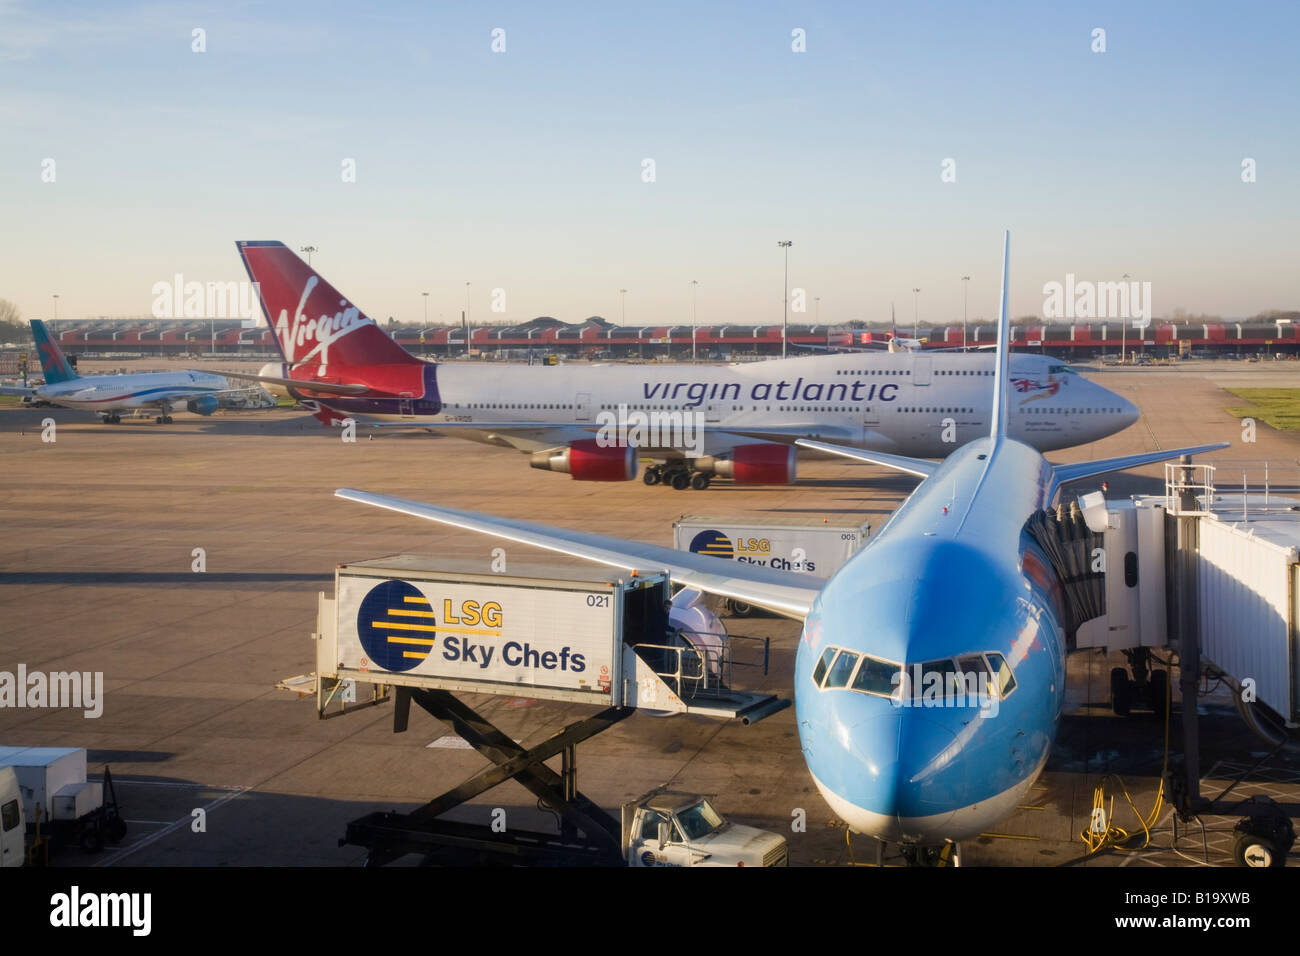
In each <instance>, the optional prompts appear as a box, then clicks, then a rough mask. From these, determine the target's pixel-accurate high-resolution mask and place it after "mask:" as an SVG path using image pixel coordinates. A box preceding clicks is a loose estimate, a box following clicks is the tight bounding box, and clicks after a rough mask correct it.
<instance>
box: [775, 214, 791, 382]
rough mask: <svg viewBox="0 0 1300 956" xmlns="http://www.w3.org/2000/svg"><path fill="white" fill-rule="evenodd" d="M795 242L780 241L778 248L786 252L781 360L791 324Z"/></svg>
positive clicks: (782, 300)
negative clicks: (792, 259) (792, 249)
mask: <svg viewBox="0 0 1300 956" xmlns="http://www.w3.org/2000/svg"><path fill="white" fill-rule="evenodd" d="M793 245H794V240H792V239H787V240H785V241H778V242H777V246H779V247H780V248H781V249H784V250H785V279H784V280H783V284H782V286H781V358H785V348H786V339H787V334H786V333H787V329H788V327H789V324H790V247H791V246H793Z"/></svg>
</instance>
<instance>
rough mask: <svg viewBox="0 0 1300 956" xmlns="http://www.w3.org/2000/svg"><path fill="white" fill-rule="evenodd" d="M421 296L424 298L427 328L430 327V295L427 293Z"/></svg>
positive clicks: (422, 293)
mask: <svg viewBox="0 0 1300 956" xmlns="http://www.w3.org/2000/svg"><path fill="white" fill-rule="evenodd" d="M420 295H422V296H424V324H425V326H428V324H429V293H427V292H421V293H420Z"/></svg>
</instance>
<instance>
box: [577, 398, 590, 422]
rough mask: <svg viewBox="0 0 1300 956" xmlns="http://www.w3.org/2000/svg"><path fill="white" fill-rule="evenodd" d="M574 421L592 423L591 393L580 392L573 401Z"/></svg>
mask: <svg viewBox="0 0 1300 956" xmlns="http://www.w3.org/2000/svg"><path fill="white" fill-rule="evenodd" d="M573 407H574V409H575V411H574V416H573V417H574V420H575V421H580V422H589V421H591V393H590V392H579V393H578V395H577V397H576V398H574V400H573Z"/></svg>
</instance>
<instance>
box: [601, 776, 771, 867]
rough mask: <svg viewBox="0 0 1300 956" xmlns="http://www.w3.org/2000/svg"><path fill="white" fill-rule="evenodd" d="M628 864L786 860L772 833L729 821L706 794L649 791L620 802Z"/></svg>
mask: <svg viewBox="0 0 1300 956" xmlns="http://www.w3.org/2000/svg"><path fill="white" fill-rule="evenodd" d="M623 849H624V854H625V857H626V859H627V865H628V866H787V865H788V864H789V848H788V847H787V845H786V842H785V839H784V838H783V837H782V836H780V835H779V834H776V833H771V832H769V831H767V830H759V829H757V828H756V827H747V826H741V825H740V824H738V823H730V822H728V821H727V820H726V819H725V818H724V817H723V816H722V814H720V813H718V811H717V810H716V809H714V807H713V804H712V803H711V802H710V801H709V800H708V798H706V797H703V796H700V795H699V794H694V793H678V792H674V791H670V790H660V791H654V792H652V793H649V794H647V795H646V796H644V797H642V798H641V799H639V800H635V801H632V802H631V803H626V804H624V805H623Z"/></svg>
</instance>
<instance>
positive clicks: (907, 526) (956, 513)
mask: <svg viewBox="0 0 1300 956" xmlns="http://www.w3.org/2000/svg"><path fill="white" fill-rule="evenodd" d="M1009 244H1010V240H1009V237H1008V238H1006V239H1005V240H1004V259H1003V279H1002V305H1001V309H1000V323H999V341H1000V342H1001V343H1003V344H1005V343H1007V342H1008V341H1009V335H1008V324H1007V307H1006V295H1007V291H1006V290H1007V260H1006V256H1007V254H1008V253H1009ZM998 357H999V361H998V367H997V370H996V374H995V375H994V377H993V379H992V381H990V382H988V383H987V384H989V385H991V386H992V388H991V389H990V391H991V392H992V401H993V416H992V419H993V420H992V423H991V425H990V430H989V434H988V435H986V436H984V437H982V438H979V439H977V440H975V441H972V442H970V443H968V444H967V445H965V446H963V447H962V448H960V449H958V450H957V451H956V452H954V453H953V454H952V455H951V456H949V457H948V459H947V460H946V461H944V462H943V463H941V464H940V463H935V462H931V461H925V460H921V459H909V458H905V457H902V456H895V455H884V454H879V453H874V452H870V451H866V450H861V449H852V448H843V447H836V446H833V445H827V444H824V443H810V444H812V445H813V446H814V447H816V448H818V449H819V450H822V451H827V452H833V453H835V454H841V455H845V456H847V457H850V458H853V459H856V460H861V461H865V462H870V463H873V464H880V465H885V466H887V467H891V468H897V469H899V470H902V471H905V472H907V473H909V474H913V475H918V476H921V477H922V479H923V480H922V482H921V484H920V485H919V486H918V488H917V489H916V490H915V491H914V492H913V493H912V495H911V496H910V497H909V498H908V499H907V500H906V501H905V502H904V503H903V505H902V506H901V507H900V508H899V509H898V511H896V512H895V513H894V515H893V516H892V517H891V518H890V520H889V521H888V522H887V524H886V525H885V526H884V527H883V528H882V530H881V531H880V532H879V533H877V534H876V535H874V536H873V537H872V538H871V540H870V541H869V542H868V544H867V545H866V546H865V547H864V548H863V549H862V550H861V551H859V552H858V553H857V554H855V555H854V556H853V557H852V558H850V559H849V561H848V562H847V563H846V564H845V565H844V566H843V567H842V568H841V569H840V570H839V571H838V572H837V573H836V574H835V575H834V576H833V577H832V578H831V579H830V580H829V581H826V582H824V583H823V582H821V581H817V580H814V579H807V580H806V583H805V582H804V581H801V580H800V578H801V577H803V576H800V575H785V576H779V573H778V572H774V571H772V570H771V569H769V568H762V567H757V566H753V565H744V564H738V563H735V562H730V561H728V562H722V561H720V560H719V559H717V558H714V557H709V556H707V555H697V554H691V553H689V552H680V551H675V550H671V549H668V548H663V547H658V546H654V545H648V544H639V543H635V542H628V541H622V540H619V539H616V538H610V537H605V536H601V535H593V534H588V533H585V532H578V531H569V530H566V529H562V528H552V527H548V526H545V525H540V524H535V523H531V522H525V521H517V520H509V519H503V518H495V517H491V516H488V515H482V514H477V513H474V512H468V511H458V510H454V509H450V508H439V507H437V506H434V505H426V504H420V503H418V502H412V501H405V500H403V499H399V498H392V497H388V496H386V495H378V494H371V493H367V492H362V491H354V490H351V489H340V490H339V491H337V492H336V494H337V495H338V496H339V497H342V498H346V499H349V500H353V501H358V502H361V503H363V504H368V505H372V506H375V507H380V508H385V509H388V510H391V511H396V512H400V513H403V514H409V515H413V516H416V517H421V518H427V519H429V520H432V521H437V522H440V523H442V524H446V525H451V526H454V527H459V528H464V529H468V530H471V531H475V532H479V533H483V534H488V535H493V536H495V537H500V538H505V539H507V540H510V541H515V542H519V543H523V544H529V545H534V546H537V547H541V548H546V549H549V550H552V551H559V552H562V553H565V554H569V555H575V556H578V557H583V558H588V559H590V560H593V561H597V562H601V563H604V564H609V565H613V566H616V567H621V568H626V569H631V568H637V567H656V568H659V567H662V568H666V569H668V570H669V571H670V573H671V575H672V578H673V580H674V582H675V583H678V584H682V585H684V586H686V587H689V588H695V589H698V590H701V591H706V592H709V593H712V594H717V595H721V596H725V597H730V598H733V599H736V600H742V601H745V602H747V603H752V604H756V605H758V606H761V607H765V608H767V609H768V610H771V611H774V612H776V613H779V614H784V615H786V616H789V617H793V618H796V619H800V620H802V621H803V622H804V627H803V633H802V636H801V638H800V641H799V645H798V649H797V652H796V659H795V675H794V702H795V710H796V719H797V724H798V729H799V737H800V743H801V745H802V748H803V753H804V758H805V761H806V763H807V766H808V770H809V772H810V774H811V775H812V777H813V780H814V782H815V783H816V785H817V787H818V789H819V790H820V791H821V793H822V795H823V796H824V797H825V799H826V801H827V803H828V804H829V805H830V806H831V808H832V809H833V810H834V811H835V813H836V814H837V815H839V816H840V817H841V818H842V819H844V820H845V821H846V822H847V823H848V825H849V827H850V828H851V829H852V830H854V831H856V832H859V833H864V834H868V835H870V836H872V837H875V838H877V839H879V840H882V841H885V842H891V843H897V844H899V845H900V846H901V847H902V848H903V850H904V854H905V856H906V857H907V858H908V859H910V860H912V861H915V862H934V861H937V860H951V858H952V855H953V851H955V849H956V844H957V842H958V841H960V840H962V839H966V838H969V837H972V836H974V835H976V834H978V833H980V832H982V831H984V830H985V829H987V828H988V827H990V826H991V825H993V824H994V823H996V822H997V821H998V820H999V819H1000V818H1002V817H1003V816H1005V815H1006V814H1007V813H1008V812H1010V811H1011V810H1012V809H1013V808H1014V807H1015V806H1016V805H1017V804H1018V803H1020V802H1021V801H1022V800H1023V799H1024V795H1025V793H1026V792H1027V791H1028V789H1029V787H1030V785H1031V784H1032V783H1033V781H1034V779H1035V778H1036V777H1037V776H1038V774H1039V772H1040V771H1041V770H1042V767H1043V764H1044V763H1045V762H1046V760H1047V757H1048V754H1049V753H1050V751H1051V748H1052V745H1053V742H1054V740H1055V737H1056V730H1057V725H1058V722H1059V719H1060V715H1061V708H1062V703H1063V701H1064V697H1065V655H1066V650H1067V647H1068V645H1069V642H1070V639H1071V637H1072V635H1071V634H1069V633H1067V631H1066V627H1067V625H1068V624H1069V623H1070V622H1069V621H1068V620H1067V618H1066V613H1065V610H1064V605H1063V600H1062V592H1063V588H1064V587H1065V582H1064V581H1063V579H1062V576H1061V575H1060V573H1059V572H1058V571H1057V570H1056V569H1055V568H1054V567H1053V564H1052V562H1051V559H1050V558H1049V557H1048V555H1047V553H1046V552H1045V550H1044V549H1043V548H1042V547H1041V546H1040V545H1039V544H1038V543H1037V541H1036V540H1035V539H1034V537H1033V536H1032V535H1031V534H1030V532H1029V531H1028V529H1027V524H1028V522H1029V520H1030V518H1031V517H1033V516H1034V515H1035V514H1036V513H1037V512H1039V511H1041V510H1043V509H1046V508H1049V507H1051V506H1052V505H1053V503H1054V502H1055V500H1056V499H1057V497H1058V495H1059V493H1060V489H1061V487H1062V485H1064V484H1065V483H1067V482H1070V481H1075V480H1078V479H1081V478H1086V477H1090V476H1094V475H1099V474H1104V473H1106V472H1111V471H1117V470H1120V469H1124V468H1129V467H1136V466H1139V465H1145V464H1151V463H1154V462H1159V461H1165V460H1168V459H1171V458H1176V457H1179V456H1181V455H1185V454H1186V455H1191V454H1198V453H1201V452H1206V451H1212V450H1215V449H1218V448H1223V447H1226V444H1225V443H1220V444H1215V445H1203V446H1198V447H1195V448H1179V449H1173V450H1170V451H1158V452H1152V453H1148V454H1141V455H1130V456H1126V457H1122V458H1111V459H1106V460H1102V461H1089V462H1083V463H1080V464H1072V465H1058V466H1053V465H1051V464H1050V463H1049V462H1048V461H1047V460H1046V459H1044V458H1043V456H1042V455H1041V454H1039V453H1038V452H1037V451H1036V450H1035V449H1033V448H1032V447H1030V446H1029V445H1027V444H1025V443H1024V442H1022V441H1018V440H1016V439H1014V438H1012V437H1011V436H1010V435H1009V430H1010V426H1011V422H1012V417H1013V415H1012V413H1013V408H1014V391H1013V388H1012V385H1011V381H1010V380H1011V378H1012V373H1011V371H1010V369H1009V367H1008V362H1007V358H1008V354H1007V350H1006V349H1005V348H1002V349H999V352H998ZM1076 623H1077V622H1076ZM932 690H933V691H934V693H933V695H932V694H931V693H930V692H931V691H932Z"/></svg>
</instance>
